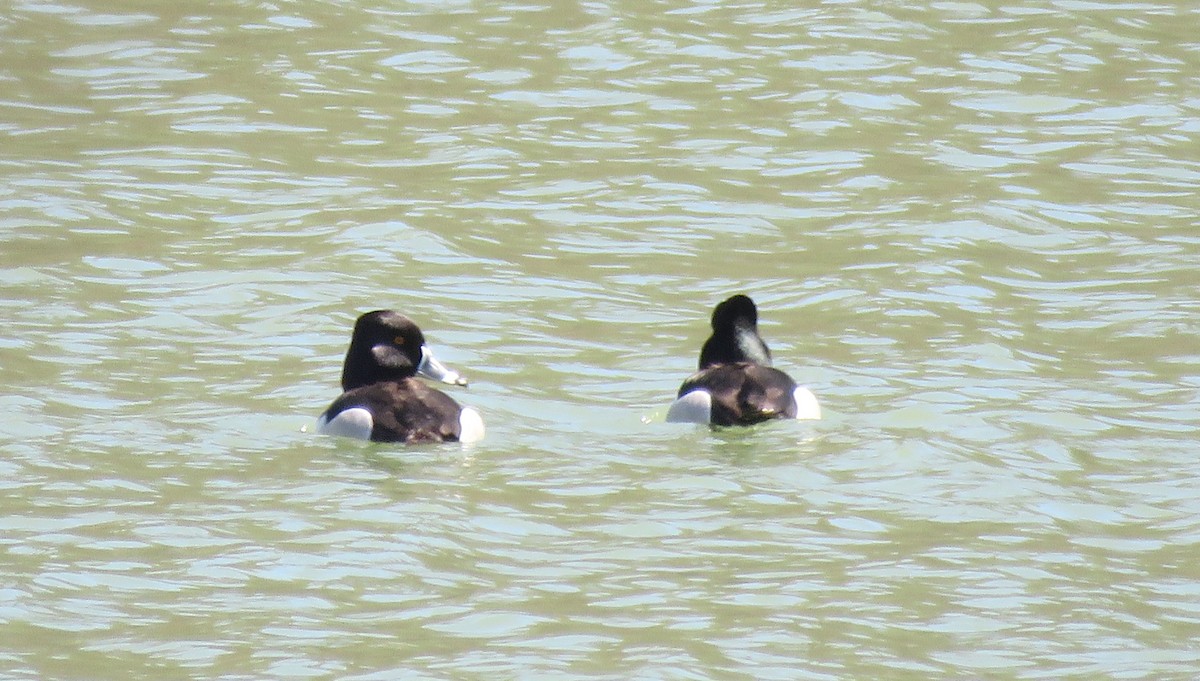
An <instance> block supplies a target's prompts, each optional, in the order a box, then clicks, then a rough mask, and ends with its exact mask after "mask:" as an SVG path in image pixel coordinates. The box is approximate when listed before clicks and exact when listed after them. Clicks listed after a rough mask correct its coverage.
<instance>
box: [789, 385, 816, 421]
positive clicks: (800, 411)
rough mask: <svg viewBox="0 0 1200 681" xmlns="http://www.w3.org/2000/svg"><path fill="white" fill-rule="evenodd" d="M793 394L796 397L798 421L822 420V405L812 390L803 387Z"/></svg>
mask: <svg viewBox="0 0 1200 681" xmlns="http://www.w3.org/2000/svg"><path fill="white" fill-rule="evenodd" d="M793 394H794V395H795V396H796V418H797V419H804V420H809V421H812V420H818V419H820V418H821V403H820V402H817V396H816V395H814V394H813V392H812V391H811V390H809V389H808V388H805V387H803V386H801V387H799V388H796V392H795V393H793Z"/></svg>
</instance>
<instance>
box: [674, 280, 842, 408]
mask: <svg viewBox="0 0 1200 681" xmlns="http://www.w3.org/2000/svg"><path fill="white" fill-rule="evenodd" d="M712 329H713V333H712V336H710V337H709V339H708V340H707V341H705V343H704V346H703V347H702V348H701V351H700V364H699V371H697V372H696V373H695V374H692V375H691V376H689V377H688V378H687V379H686V380H684V382H683V385H681V386H680V387H679V392H678V394H677V396H676V400H675V401H674V402H673V403H672V404H671V406H670V408H669V409H668V410H667V421H670V422H690V423H708V424H710V425H714V426H749V425H754V424H756V423H762V422H763V421H768V420H771V419H819V418H821V407H820V404H819V403H818V402H817V398H816V396H815V395H813V394H812V391H810V390H809V389H808V388H805V387H803V386H798V385H796V382H795V381H794V380H792V378H791V377H790V376H788V375H787V374H786V373H784V372H782V371H780V370H779V369H775V368H773V367H772V366H771V351H770V350H769V349H768V348H767V344H766V342H765V341H763V339H762V337H761V336H759V335H758V310H757V308H756V307H755V305H754V301H752V300H751V299H750V298H748V297H747V296H744V295H736V296H733V297H731V298H729V299H727V300H725V301H723V302H721V303H720V304H718V305H717V306H716V308H715V309H714V310H713V316H712Z"/></svg>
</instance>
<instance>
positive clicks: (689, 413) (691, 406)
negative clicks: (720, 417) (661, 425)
mask: <svg viewBox="0 0 1200 681" xmlns="http://www.w3.org/2000/svg"><path fill="white" fill-rule="evenodd" d="M711 418H712V395H710V394H709V393H708V391H707V390H693V391H692V392H690V393H688V394H686V395H684V396H683V397H681V398H679V399H677V400H675V401H674V402H672V403H671V408H670V409H668V410H667V423H708V422H709V420H710V419H711Z"/></svg>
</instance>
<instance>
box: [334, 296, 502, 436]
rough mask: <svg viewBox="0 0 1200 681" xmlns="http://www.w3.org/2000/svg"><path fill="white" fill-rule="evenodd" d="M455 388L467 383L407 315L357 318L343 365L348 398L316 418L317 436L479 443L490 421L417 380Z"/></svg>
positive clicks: (376, 313) (344, 394)
mask: <svg viewBox="0 0 1200 681" xmlns="http://www.w3.org/2000/svg"><path fill="white" fill-rule="evenodd" d="M418 374H420V375H421V376H425V377H427V378H430V379H432V380H435V381H441V382H442V383H446V384H449V385H460V386H465V385H466V384H467V380H466V379H465V378H463V377H462V376H461V375H459V374H458V372H456V371H453V370H451V369H449V368H447V367H446V366H445V365H443V364H442V363H441V362H439V361H438V360H437V358H435V357H434V356H433V352H432V351H431V350H430V349H429V346H428V345H426V344H425V335H424V334H422V333H421V329H420V328H419V327H418V326H417V325H416V323H414V322H413V321H412V320H411V319H409V318H408V317H406V316H404V315H402V314H400V313H399V312H394V311H392V310H376V311H374V312H368V313H366V314H364V315H362V316H361V317H359V318H358V321H357V322H355V324H354V332H353V334H352V335H351V338H350V349H349V350H347V351H346V361H345V363H344V364H343V366H342V391H343V392H342V394H341V396H340V397H338V398H337V399H336V400H334V401H333V404H331V405H329V408H328V409H326V410H325V412H324V413H322V414H321V417H320V418H319V419H318V420H317V431H318V432H320V433H324V434H326V435H340V436H343V437H353V438H358V439H361V440H374V441H376V442H404V443H409V444H412V443H420V442H455V441H457V442H476V441H478V440H481V439H483V434H484V427H483V418H482V417H480V415H479V412H477V411H475V410H474V409H472V408H470V407H463V406H460V405H459V404H458V403H457V402H455V401H454V399H453V398H451V397H450V396H449V395H447V394H446V393H444V392H442V391H440V390H438V389H436V388H434V387H432V386H430V385H428V384H426V383H425V382H424V381H421V380H420V379H418V378H416V376H417V375H418Z"/></svg>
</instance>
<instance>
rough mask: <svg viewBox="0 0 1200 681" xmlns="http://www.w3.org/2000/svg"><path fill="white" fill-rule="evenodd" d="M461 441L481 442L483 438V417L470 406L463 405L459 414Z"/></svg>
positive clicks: (459, 439) (459, 436)
mask: <svg viewBox="0 0 1200 681" xmlns="http://www.w3.org/2000/svg"><path fill="white" fill-rule="evenodd" d="M458 426H459V435H458V441H459V442H479V441H480V440H482V439H483V433H484V428H483V417H482V416H480V415H479V412H477V411H475V410H474V409H472V408H470V407H463V408H462V412H460V413H459V415H458Z"/></svg>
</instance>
